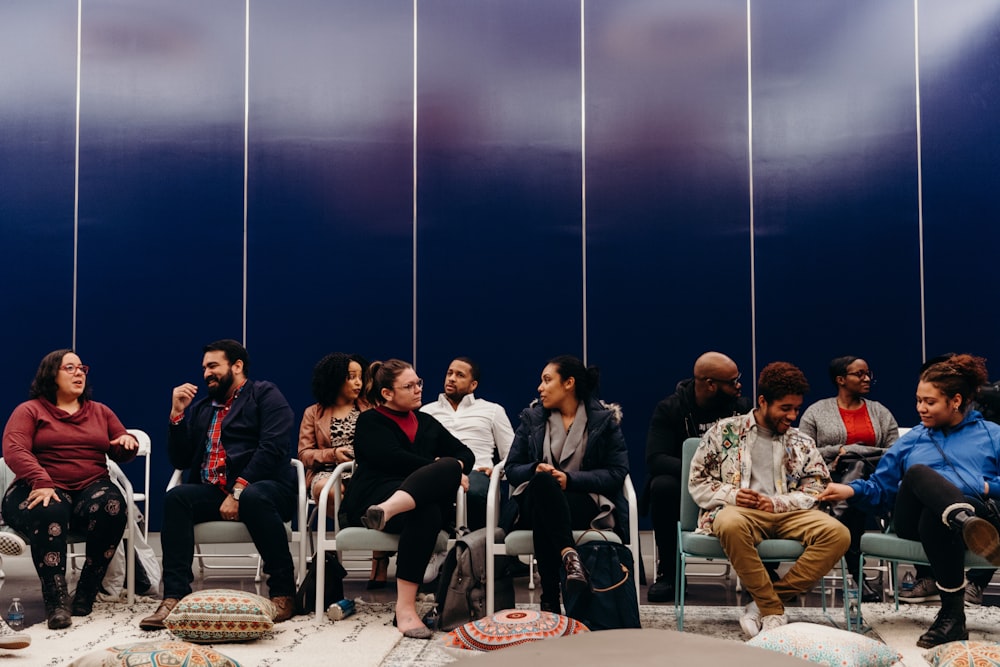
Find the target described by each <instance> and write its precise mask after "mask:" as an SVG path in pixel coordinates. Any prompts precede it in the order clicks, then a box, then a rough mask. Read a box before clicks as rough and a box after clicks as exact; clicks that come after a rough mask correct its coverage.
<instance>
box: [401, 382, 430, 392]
mask: <svg viewBox="0 0 1000 667" xmlns="http://www.w3.org/2000/svg"><path fill="white" fill-rule="evenodd" d="M423 388H424V381H423V380H417V381H416V382H408V383H407V384H404V385H402V386H400V387H397V389H402V390H405V391H415V390H417V389H423Z"/></svg>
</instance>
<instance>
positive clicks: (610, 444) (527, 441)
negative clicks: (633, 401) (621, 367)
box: [504, 399, 628, 535]
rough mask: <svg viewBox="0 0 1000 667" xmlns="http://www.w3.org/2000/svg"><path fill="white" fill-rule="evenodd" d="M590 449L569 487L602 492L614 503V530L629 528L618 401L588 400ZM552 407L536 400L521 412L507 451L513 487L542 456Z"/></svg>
mask: <svg viewBox="0 0 1000 667" xmlns="http://www.w3.org/2000/svg"><path fill="white" fill-rule="evenodd" d="M586 409H587V451H586V452H585V453H584V455H583V462H582V463H581V466H580V470H578V471H576V472H570V473H567V474H566V490H567V491H575V492H579V493H599V494H601V495H603V496H604V497H606V498H609V499H611V501H612V502H614V504H615V531H616V532H618V533H620V534H622V535H624V534H626V533H627V532H628V503H627V502H626V501H625V491H624V484H625V476H626V475H628V448H627V447H626V446H625V436H623V435H622V430H621V427H620V426H619V422H620V421H621V413H620V412H619V410H618V406H617V405H613V404H611V405H605V404H604V403H601V402H599V401H596V400H593V399H592V400H591V401H590V402H588V403H587V404H586ZM550 412H551V411H550V410H546V409H545V408H543V407H542V404H541V403H537V402H536V403H534V404H532V405H531V406H529V407H528V408H525V409H524V410H523V411H522V412H521V423H520V425H519V426H518V427H517V431H516V432H515V433H514V442H513V444H511V446H510V453H509V454H507V463H506V464H505V467H504V471H505V473H506V474H507V480H508V481H509V482H510V483H511V486H512V488H516V487H517V486H519V485H521V484H523V483H524V482H527V481H528V480H530V479H531V478H532V477H533V476H534V474H535V468H536V467H537V466H538V464H539V463H541V462H542V459H543V447H544V444H545V428H546V426H547V424H548V421H549V414H550Z"/></svg>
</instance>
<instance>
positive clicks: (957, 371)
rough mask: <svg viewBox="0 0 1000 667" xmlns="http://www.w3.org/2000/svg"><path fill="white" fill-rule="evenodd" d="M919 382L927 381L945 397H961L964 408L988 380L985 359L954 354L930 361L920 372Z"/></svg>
mask: <svg viewBox="0 0 1000 667" xmlns="http://www.w3.org/2000/svg"><path fill="white" fill-rule="evenodd" d="M920 381H921V382H929V383H930V384H932V385H934V386H935V387H937V388H938V389H939V390H940V391H941V393H943V394H944V395H945V396H947V397H949V398H950V397H952V396H954V395H956V394H958V395H959V396H961V397H962V405H961V408H962V409H963V410H964V409H965V408H966V407H967V406H968V404H969V401H970V400H972V399H973V398H975V396H976V393H977V392H978V391H979V387H980V386H982V385H984V384H986V383H987V382H989V374H988V373H987V371H986V359H984V358H982V357H974V356H972V355H971V354H956V355H953V356H950V357H947V358H945V359H944V360H943V361H938V362H936V363H932V364H930V365H929V366H927V368H925V369H924V370H923V372H922V373H920Z"/></svg>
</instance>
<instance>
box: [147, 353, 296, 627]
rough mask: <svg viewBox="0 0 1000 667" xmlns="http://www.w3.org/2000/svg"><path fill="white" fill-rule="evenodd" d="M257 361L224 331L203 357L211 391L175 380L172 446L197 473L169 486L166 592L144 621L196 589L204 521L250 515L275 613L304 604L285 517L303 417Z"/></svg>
mask: <svg viewBox="0 0 1000 667" xmlns="http://www.w3.org/2000/svg"><path fill="white" fill-rule="evenodd" d="M249 364H250V360H249V358H248V356H247V351H246V348H244V347H243V346H242V345H241V344H240V343H238V342H237V341H235V340H229V339H226V340H220V341H216V342H214V343H210V344H208V345H206V346H205V348H204V358H203V359H202V371H203V376H204V380H205V384H206V386H207V388H208V396H207V397H205V398H202V399H201V400H200V401H198V402H196V403H194V404H193V405H192V402H193V400H194V397H195V395H196V394H197V393H198V387H197V386H196V385H194V384H191V383H185V384H182V385H180V386H177V387H175V388H174V391H173V403H172V406H171V410H170V438H169V440H168V443H167V453H168V455H169V457H170V463H171V465H173V466H174V467H175V468H179V469H182V470H187V471H188V475H187V479H186V483H184V484H180V485H178V486H176V487H174V488H173V489H171V490H170V491H168V492H167V494H166V496H164V502H163V514H164V516H163V531H162V533H161V536H160V537H161V542H162V545H163V602H162V603H160V606H159V607H158V608H157V610H156V612H155V613H154V614H153V615H151V616H148V617H146V618H144V619H142V621H140V622H139V627H140V628H142V629H144V630H157V629H160V628H163V627H164V619H166V617H167V616H168V615H169V614H170V612H171V610H172V609H173V608H174V607H175V606H176V605H177V603H178V601H179V600H180V599H181V598H183V597H184V596H185V595H187V594H188V593H190V592H191V582H192V581H193V580H194V574H193V572H192V570H191V563H192V561H193V559H194V526H195V524H197V523H202V522H205V521H220V520H224V521H242V522H243V523H244V524H246V527H247V530H248V531H249V532H250V536H251V537H252V538H253V541H254V545H255V546H256V547H257V551H258V552H259V553H260V555H261V559H262V560H263V567H264V573H265V574H267V575H268V582H267V584H268V588H269V591H270V597H271V601H272V602H273V603H274V605H275V608H276V616H275V619H274V620H275V622H281V621H285V620H287V619H289V618H291V616H292V614H293V613H294V612H293V610H294V606H295V605H294V604H293V596H294V595H295V566H294V563H293V561H292V554H291V552H290V551H289V549H288V538H287V536H286V533H285V525H284V523H285V521H288V520H289V519H291V517H292V514H293V512H294V510H295V494H296V481H295V473H294V471H293V470H292V468H291V466H290V465H289V459H290V457H291V456H292V443H293V435H294V419H293V414H292V409H291V407H289V405H288V401H286V400H285V397H284V396H282V395H281V392H280V391H278V388H277V387H276V386H274V385H273V384H272V383H270V382H263V381H260V380H250V379H248V377H247V369H248V366H249Z"/></svg>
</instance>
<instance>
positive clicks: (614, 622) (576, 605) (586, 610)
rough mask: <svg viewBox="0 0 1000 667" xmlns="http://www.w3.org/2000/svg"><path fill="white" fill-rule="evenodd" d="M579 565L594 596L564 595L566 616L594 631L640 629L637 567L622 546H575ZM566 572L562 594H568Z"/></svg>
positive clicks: (601, 543)
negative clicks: (566, 590)
mask: <svg viewBox="0 0 1000 667" xmlns="http://www.w3.org/2000/svg"><path fill="white" fill-rule="evenodd" d="M576 551H577V553H578V554H580V561H581V562H582V563H583V566H584V567H585V568H587V572H589V573H590V583H591V585H592V586H593V592H590V591H584V592H582V593H576V594H572V595H568V594H565V593H564V595H563V602H564V603H565V605H566V615H567V616H569V617H570V618H575V619H576V620H578V621H580V622H581V623H583V624H584V625H586V626H587V627H588V628H590V629H591V630H612V629H616V628H640V627H642V625H641V624H640V622H639V598H638V597H637V596H636V592H635V591H636V588H635V586H636V582H635V563H634V562H633V558H632V552H631V551H629V550H628V547H626V546H625V545H623V544H619V543H617V542H610V541H608V540H606V539H604V540H595V541H592V542H584V543H583V544H577V545H576ZM565 574H566V573H565V571H563V583H564V585H563V590H564V591H565V588H566V587H565Z"/></svg>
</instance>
